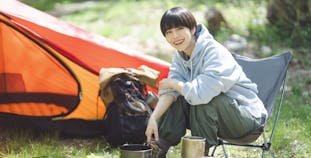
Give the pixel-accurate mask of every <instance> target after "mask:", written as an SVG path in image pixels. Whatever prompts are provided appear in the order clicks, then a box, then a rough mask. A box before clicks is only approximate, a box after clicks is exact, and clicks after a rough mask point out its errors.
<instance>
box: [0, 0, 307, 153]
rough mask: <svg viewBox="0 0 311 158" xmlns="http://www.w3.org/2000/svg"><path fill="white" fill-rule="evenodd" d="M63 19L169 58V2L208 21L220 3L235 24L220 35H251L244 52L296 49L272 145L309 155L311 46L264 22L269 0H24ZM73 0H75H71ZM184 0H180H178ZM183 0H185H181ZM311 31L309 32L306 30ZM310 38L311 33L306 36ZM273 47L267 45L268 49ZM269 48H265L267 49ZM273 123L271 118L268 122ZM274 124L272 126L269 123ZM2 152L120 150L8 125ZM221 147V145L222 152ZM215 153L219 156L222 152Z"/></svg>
mask: <svg viewBox="0 0 311 158" xmlns="http://www.w3.org/2000/svg"><path fill="white" fill-rule="evenodd" d="M23 1H27V2H28V3H29V4H31V5H33V6H36V7H37V8H39V9H41V10H44V11H46V12H48V13H49V14H52V15H54V16H57V17H59V18H60V19H62V20H64V21H66V22H68V23H71V24H74V25H76V26H78V27H81V28H84V29H86V30H88V31H90V32H93V33H95V34H99V35H102V36H104V37H106V38H110V39H112V40H115V41H117V42H119V43H121V44H122V45H125V46H127V47H129V48H131V49H135V50H138V51H140V52H142V53H146V54H150V55H153V56H156V57H159V58H161V59H163V60H166V61H170V58H171V54H172V53H173V49H172V48H170V47H169V46H168V45H167V44H166V42H165V41H164V38H163V37H162V35H161V33H160V31H159V24H158V22H159V19H160V16H161V15H162V13H163V12H164V10H165V9H166V8H169V7H171V6H174V5H181V4H182V5H183V6H186V7H189V8H190V9H191V10H193V11H194V13H195V16H196V17H197V18H198V21H199V22H200V23H206V22H205V20H204V13H205V11H206V10H207V6H211V5H215V6H216V7H218V8H220V9H221V11H222V12H223V14H224V16H225V18H226V19H227V21H228V22H229V24H230V25H231V28H232V30H227V29H225V28H222V29H221V32H219V33H217V34H216V36H215V38H216V39H217V40H219V41H220V42H222V43H223V42H225V41H226V40H227V39H228V38H229V36H230V35H231V34H232V33H235V34H238V35H240V36H241V37H244V38H245V39H247V43H248V44H247V47H246V48H245V49H244V50H243V52H242V53H243V54H246V55H249V56H253V57H263V56H269V55H272V54H277V53H281V52H283V51H285V50H292V51H293V53H294V55H295V59H294V60H293V62H292V64H291V66H290V69H289V70H290V72H289V82H288V86H287V93H286V100H285V102H284V107H283V109H282V113H281V118H280V122H279V126H278V128H277V129H276V130H277V133H276V136H275V138H274V141H273V142H274V144H273V147H272V148H273V150H274V151H276V153H277V155H279V156H280V157H291V158H294V157H299V158H300V157H302V158H303V157H309V156H310V155H311V140H310V137H311V134H310V131H311V123H310V122H311V114H310V110H311V99H310V98H311V94H310V91H311V73H310V68H311V62H310V59H311V48H310V46H308V45H301V46H297V47H294V48H293V47H292V46H291V44H290V42H291V40H293V39H289V40H282V39H280V37H279V36H278V35H277V34H276V33H273V32H271V30H269V29H267V28H266V26H265V23H266V20H265V5H266V3H265V2H262V1H260V0H258V1H247V2H245V1H243V2H244V3H241V2H242V1H239V0H237V1H233V2H231V3H224V2H217V1H214V0H210V1H209V3H208V4H203V2H201V1H199V0H195V1H193V2H195V3H193V2H187V3H185V2H184V1H176V0H166V1H162V2H161V1H149V0H147V1H124V0H117V1H81V0H80V1H79V3H71V1H70V0H67V1H62V0H56V1H48V0H38V1H34V0H23ZM72 2H74V1H73V0H72ZM179 2H180V3H179ZM182 2H184V3H182ZM307 33H308V34H309V35H310V32H307ZM303 40H308V39H303ZM263 50H268V51H263ZM262 52H266V53H262ZM269 124H271V122H269ZM268 128H269V126H268ZM0 140H1V144H0V146H1V148H0V156H1V157H34V156H35V157H57V158H58V157H60V158H62V157H66V158H67V157H87V158H93V157H94V158H95V157H96V158H97V157H104V158H111V157H118V155H119V152H118V151H117V150H115V149H112V148H110V147H109V146H108V145H107V144H106V143H105V140H104V138H102V137H98V138H90V139H81V138H70V139H69V138H67V139H63V138H61V137H60V136H59V135H58V134H57V133H54V132H47V133H41V134H33V131H30V130H21V129H17V130H9V131H3V132H2V133H1V135H0ZM220 153H221V149H218V150H217V155H218V156H219V157H222V156H220V155H221V154H220ZM229 155H230V156H232V157H260V151H259V150H255V149H244V148H243V149H237V148H235V147H230V148H229ZM218 156H216V157H218ZM168 157H169V158H178V157H180V145H179V146H177V147H175V148H172V150H171V151H170V153H169V156H168Z"/></svg>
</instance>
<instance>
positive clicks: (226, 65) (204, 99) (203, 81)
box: [182, 47, 242, 105]
mask: <svg viewBox="0 0 311 158" xmlns="http://www.w3.org/2000/svg"><path fill="white" fill-rule="evenodd" d="M206 51H207V50H206ZM203 58H204V59H203V63H202V69H201V73H200V74H199V75H198V76H196V77H195V78H194V79H193V80H192V81H189V82H186V83H185V84H184V87H183V90H182V95H183V96H184V97H185V99H186V100H187V101H188V103H190V104H191V105H199V104H206V103H208V102H210V101H211V100H212V99H213V98H214V97H215V96H217V95H219V94H220V93H221V92H224V93H225V92H227V91H228V90H229V89H230V88H231V87H232V86H233V85H234V84H235V83H237V82H238V80H239V78H240V75H241V74H242V68H241V67H240V66H239V65H238V64H237V62H236V61H235V60H234V58H233V57H232V55H231V53H230V52H229V51H227V50H226V49H225V48H221V47H218V48H212V49H211V48H209V50H208V53H205V54H204V56H203Z"/></svg>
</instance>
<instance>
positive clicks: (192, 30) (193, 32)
mask: <svg viewBox="0 0 311 158" xmlns="http://www.w3.org/2000/svg"><path fill="white" fill-rule="evenodd" d="M190 31H191V34H192V35H194V34H195V31H196V27H193V28H192V29H191V30H190Z"/></svg>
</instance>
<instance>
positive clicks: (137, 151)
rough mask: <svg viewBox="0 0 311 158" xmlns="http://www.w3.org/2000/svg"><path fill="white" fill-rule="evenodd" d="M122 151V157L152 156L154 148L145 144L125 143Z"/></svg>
mask: <svg viewBox="0 0 311 158" xmlns="http://www.w3.org/2000/svg"><path fill="white" fill-rule="evenodd" d="M120 153H121V158H152V149H151V148H150V147H149V146H148V145H145V144H124V145H122V146H121V147H120Z"/></svg>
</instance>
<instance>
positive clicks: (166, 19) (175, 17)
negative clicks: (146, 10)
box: [160, 7, 197, 36]
mask: <svg viewBox="0 0 311 158" xmlns="http://www.w3.org/2000/svg"><path fill="white" fill-rule="evenodd" d="M196 25H197V22H196V20H195V18H194V16H193V15H192V13H191V12H190V11H188V10H187V9H186V8H183V7H174V8H171V9H169V10H167V11H166V12H165V13H164V14H163V15H162V18H161V22H160V27H161V32H162V34H163V36H165V32H166V31H167V30H169V29H171V28H174V27H179V26H185V27H187V28H189V29H193V28H195V27H196Z"/></svg>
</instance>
